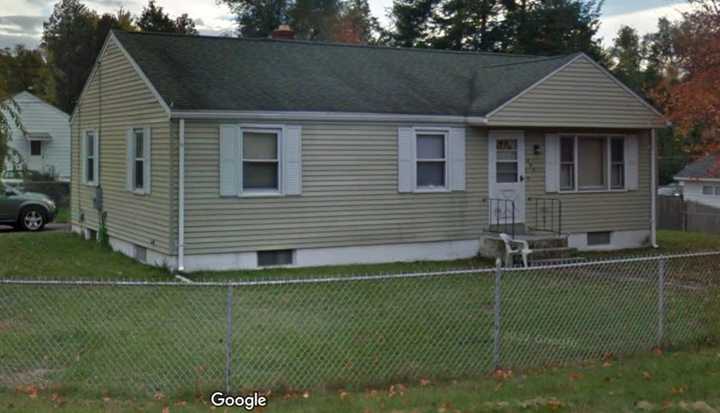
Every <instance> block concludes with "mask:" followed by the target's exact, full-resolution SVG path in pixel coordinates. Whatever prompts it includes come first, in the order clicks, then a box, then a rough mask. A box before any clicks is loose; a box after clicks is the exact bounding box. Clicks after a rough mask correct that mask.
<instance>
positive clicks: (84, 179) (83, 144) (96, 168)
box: [80, 129, 100, 186]
mask: <svg viewBox="0 0 720 413" xmlns="http://www.w3.org/2000/svg"><path fill="white" fill-rule="evenodd" d="M88 133H92V135H93V141H94V142H93V149H94V151H93V180H92V181H90V180H88V179H87V160H88V153H87V149H88V148H87V135H88ZM80 145H81V147H82V148H83V150H82V166H81V168H80V170H81V171H82V182H83V184H84V185H87V186H98V185H99V182H100V177H99V176H98V175H99V174H100V164H99V158H100V136H99V135H98V131H97V129H84V130H83V132H82V141H81V142H80Z"/></svg>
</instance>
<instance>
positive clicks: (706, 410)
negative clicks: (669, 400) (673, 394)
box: [678, 401, 718, 413]
mask: <svg viewBox="0 0 720 413" xmlns="http://www.w3.org/2000/svg"><path fill="white" fill-rule="evenodd" d="M678 406H679V407H680V409H682V410H686V411H689V412H698V413H718V411H717V410H716V409H714V408H712V407H711V406H710V405H709V404H707V403H706V402H704V401H696V402H692V403H687V402H684V401H682V402H680V403H678Z"/></svg>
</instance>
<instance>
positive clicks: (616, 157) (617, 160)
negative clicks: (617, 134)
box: [610, 138, 625, 189]
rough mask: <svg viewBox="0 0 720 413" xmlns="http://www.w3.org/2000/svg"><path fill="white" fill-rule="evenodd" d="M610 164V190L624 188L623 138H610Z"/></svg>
mask: <svg viewBox="0 0 720 413" xmlns="http://www.w3.org/2000/svg"><path fill="white" fill-rule="evenodd" d="M610 162H611V163H610V168H611V173H610V185H611V188H612V189H623V188H625V138H612V139H611V140H610Z"/></svg>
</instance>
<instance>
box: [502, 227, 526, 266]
mask: <svg viewBox="0 0 720 413" xmlns="http://www.w3.org/2000/svg"><path fill="white" fill-rule="evenodd" d="M500 238H501V239H502V240H503V242H504V243H505V265H506V266H508V267H512V266H513V256H515V255H519V256H521V257H522V262H523V265H524V266H525V267H526V268H527V267H528V256H529V255H530V254H532V252H533V251H532V250H531V249H530V245H529V244H528V242H527V241H525V240H519V239H512V237H511V236H510V235H508V234H500ZM513 245H515V246H516V248H513Z"/></svg>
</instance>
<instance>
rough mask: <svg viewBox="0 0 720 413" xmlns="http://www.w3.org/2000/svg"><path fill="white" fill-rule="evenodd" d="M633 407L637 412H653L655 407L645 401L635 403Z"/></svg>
mask: <svg viewBox="0 0 720 413" xmlns="http://www.w3.org/2000/svg"><path fill="white" fill-rule="evenodd" d="M635 407H636V408H638V409H639V410H654V409H655V405H654V404H652V403H650V402H649V401H647V400H640V401H639V402H637V403H635Z"/></svg>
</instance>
